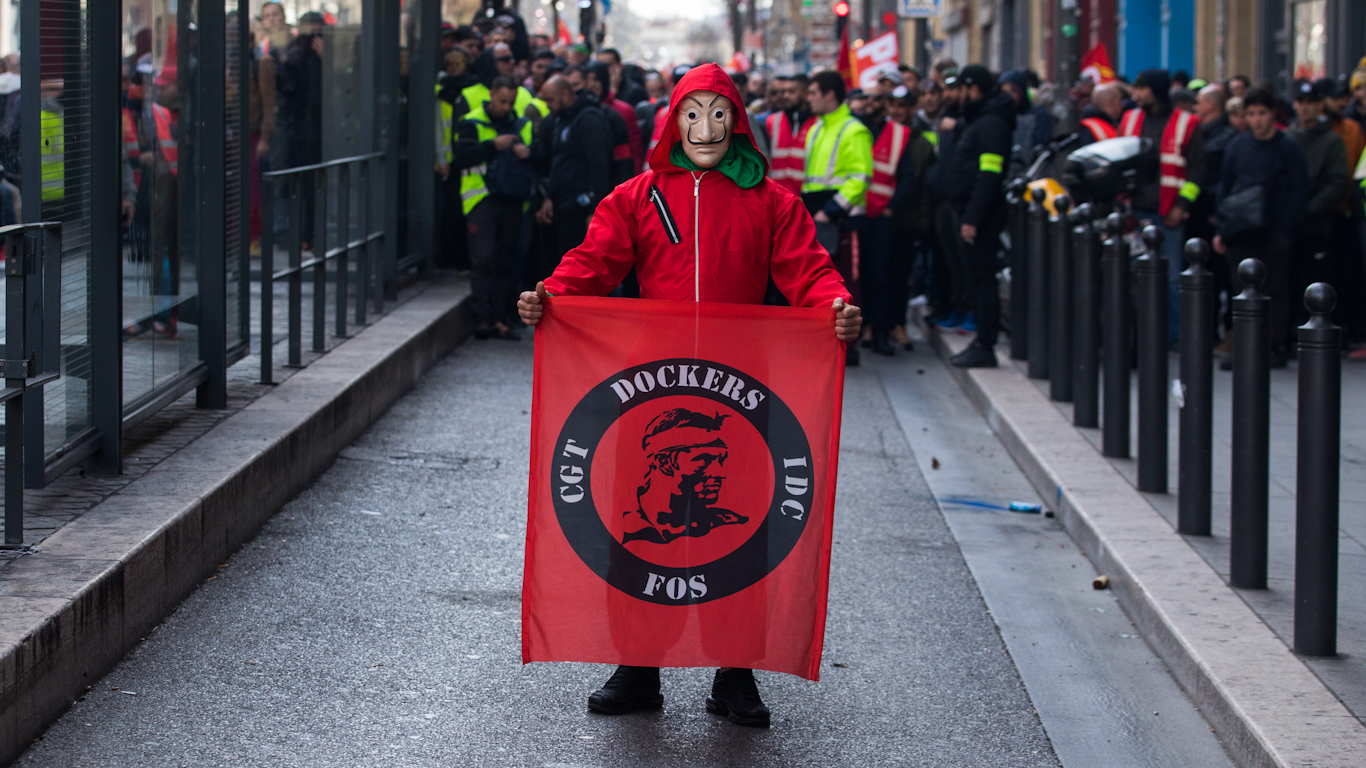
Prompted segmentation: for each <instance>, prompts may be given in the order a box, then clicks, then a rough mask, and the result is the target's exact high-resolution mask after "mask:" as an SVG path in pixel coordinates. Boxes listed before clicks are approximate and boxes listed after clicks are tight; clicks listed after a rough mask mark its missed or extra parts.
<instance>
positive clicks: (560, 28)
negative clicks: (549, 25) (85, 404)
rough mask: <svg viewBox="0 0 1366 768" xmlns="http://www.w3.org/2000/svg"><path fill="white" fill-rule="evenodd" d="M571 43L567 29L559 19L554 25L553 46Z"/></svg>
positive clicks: (562, 20)
mask: <svg viewBox="0 0 1366 768" xmlns="http://www.w3.org/2000/svg"><path fill="white" fill-rule="evenodd" d="M571 42H573V41H572V40H570V39H569V27H566V26H565V25H564V19H559V21H558V23H557V24H556V25H555V44H556V45H569V44H570V43H571Z"/></svg>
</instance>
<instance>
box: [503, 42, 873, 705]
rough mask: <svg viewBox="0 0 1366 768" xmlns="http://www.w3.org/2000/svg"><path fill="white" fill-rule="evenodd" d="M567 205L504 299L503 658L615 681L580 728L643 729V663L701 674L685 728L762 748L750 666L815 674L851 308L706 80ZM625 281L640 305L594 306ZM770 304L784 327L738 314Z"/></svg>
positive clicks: (734, 104) (653, 689) (688, 84)
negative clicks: (509, 395) (541, 272)
mask: <svg viewBox="0 0 1366 768" xmlns="http://www.w3.org/2000/svg"><path fill="white" fill-rule="evenodd" d="M568 87H570V86H569V85H568V83H567V81H565V80H564V78H562V77H560V76H558V75H557V76H555V77H552V78H550V80H548V81H547V82H546V85H545V86H544V88H545V89H548V90H549V91H551V92H557V91H562V90H563V89H565V88H568ZM589 204H590V205H594V206H595V208H594V211H593V216H592V220H591V223H590V225H589V227H588V231H587V234H586V235H585V237H584V240H583V243H582V244H581V245H579V246H578V247H577V248H573V249H571V250H569V251H568V252H567V253H566V254H565V255H564V256H563V258H562V259H561V260H560V262H559V264H558V266H556V268H555V269H554V273H553V274H551V275H550V276H549V277H548V278H546V280H545V281H544V282H542V283H539V284H537V286H536V290H534V291H527V292H524V293H523V294H522V295H521V297H520V299H519V301H518V312H519V313H520V315H521V317H522V320H523V322H525V323H526V324H527V325H530V326H538V327H537V330H536V344H535V356H536V357H535V369H534V381H533V402H532V437H531V452H532V455H531V472H530V490H529V500H528V509H529V521H528V531H527V547H526V567H525V574H524V579H523V590H522V591H523V599H522V627H523V631H522V650H523V652H522V658H523V660H524V661H525V662H530V661H587V662H599V663H602V662H607V663H615V664H618V665H619V666H618V667H617V670H616V672H615V673H614V674H613V675H612V676H611V678H610V679H609V680H608V681H607V682H606V684H604V685H603V686H602V688H601V689H599V690H597V691H595V692H594V693H593V694H592V695H590V696H589V697H588V708H589V709H590V710H592V711H594V712H598V713H602V714H624V713H627V712H632V711H636V710H640V709H652V708H658V707H659V706H660V705H661V704H662V703H663V696H662V695H661V693H660V683H659V668H660V667H662V666H672V667H696V666H714V667H719V668H720V669H718V671H717V672H716V676H715V679H714V681H713V684H712V691H711V695H710V696H709V697H707V699H706V709H707V711H708V712H711V713H713V714H716V715H720V716H723V717H725V718H727V719H729V720H730V721H731V722H733V723H736V724H740V725H749V726H760V727H766V726H768V724H769V719H770V715H769V710H768V708H767V706H765V705H764V703H763V700H762V699H761V698H760V696H759V691H758V687H757V684H756V682H755V678H754V675H753V672H752V671H751V669H752V668H761V669H768V670H773V671H779V672H787V673H790V674H796V675H801V676H802V677H806V678H809V679H813V680H814V679H817V678H818V676H819V668H820V654H821V648H822V643H823V638H824V627H825V596H826V589H827V585H828V582H829V564H830V563H829V557H830V543H831V540H830V537H831V531H832V528H831V525H832V517H831V515H832V511H833V504H834V478H835V467H836V464H837V458H838V445H839V412H840V403H841V398H842V393H843V380H844V379H843V376H844V353H845V346H844V345H845V344H847V343H849V342H852V341H855V340H856V339H857V338H858V333H859V329H860V327H861V324H862V317H861V313H860V310H859V308H858V307H856V306H852V305H851V304H850V303H849V301H850V293H849V290H848V288H847V287H846V286H845V284H844V281H843V280H842V279H841V277H840V275H839V273H838V272H837V271H836V269H835V266H834V264H833V263H832V262H831V260H830V256H829V254H828V252H827V251H826V250H825V249H824V248H823V247H821V245H820V243H818V242H817V241H816V228H815V224H814V222H813V221H812V218H811V215H810V214H809V213H808V212H807V210H806V208H805V206H803V205H802V201H801V199H800V198H799V197H798V196H797V195H795V194H793V193H792V192H791V191H789V190H787V189H784V188H783V187H782V186H781V185H780V184H779V183H778V182H776V181H774V180H772V179H771V178H769V177H768V159H767V158H766V157H764V155H763V153H761V152H760V151H759V150H758V149H756V148H755V144H754V142H753V140H752V132H751V129H750V125H749V117H748V115H747V114H746V112H745V110H744V106H743V102H742V101H741V98H740V94H739V92H738V91H737V90H736V88H735V84H734V82H733V81H732V80H731V78H730V77H729V76H728V75H727V74H726V73H725V72H724V71H723V70H722V69H721V68H720V67H718V66H716V65H715V64H706V65H703V66H699V67H696V68H694V69H692V70H690V71H689V72H688V73H687V74H686V75H685V76H683V77H682V78H681V79H680V80H679V82H678V84H677V85H676V86H675V87H674V90H673V92H672V94H671V99H670V105H669V113H668V115H667V117H666V118H664V122H663V134H662V137H661V139H660V141H659V142H658V144H656V145H655V147H654V148H653V150H651V153H650V158H649V169H648V170H646V171H645V172H644V173H641V174H640V175H638V176H635V177H633V178H631V179H630V180H628V181H626V182H624V183H622V184H620V185H619V186H617V187H616V188H615V189H614V190H613V191H612V192H611V193H610V194H608V195H607V196H606V197H604V198H603V199H602V200H600V201H590V202H589ZM632 272H634V274H635V281H636V283H638V285H639V287H640V300H628V299H613V298H598V297H607V296H608V294H610V293H612V292H613V291H614V290H615V289H616V288H617V287H618V286H619V285H622V283H623V281H625V280H626V279H627V277H628V275H629V274H631V273H632ZM770 288H772V289H774V290H776V292H777V293H780V294H781V296H782V298H783V299H785V300H786V301H785V303H786V304H788V305H790V306H786V307H781V306H768V307H760V306H753V305H760V304H764V303H765V298H766V296H769V295H770ZM745 305H750V306H745ZM543 321H544V322H543ZM832 331H833V333H832ZM832 337H833V338H832Z"/></svg>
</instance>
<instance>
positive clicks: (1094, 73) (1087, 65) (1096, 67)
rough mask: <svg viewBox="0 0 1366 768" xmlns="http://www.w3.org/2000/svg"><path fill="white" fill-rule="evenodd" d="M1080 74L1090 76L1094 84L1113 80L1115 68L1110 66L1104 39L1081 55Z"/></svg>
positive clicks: (1102, 83)
mask: <svg viewBox="0 0 1366 768" xmlns="http://www.w3.org/2000/svg"><path fill="white" fill-rule="evenodd" d="M1081 76H1082V77H1089V78H1091V82H1093V83H1095V84H1096V85H1104V84H1105V83H1113V82H1114V81H1115V70H1114V69H1112V68H1111V67H1110V52H1109V51H1108V50H1106V48H1105V41H1103V40H1102V41H1101V42H1099V43H1096V44H1095V45H1094V46H1092V47H1091V50H1089V51H1087V52H1086V55H1084V56H1082V57H1081Z"/></svg>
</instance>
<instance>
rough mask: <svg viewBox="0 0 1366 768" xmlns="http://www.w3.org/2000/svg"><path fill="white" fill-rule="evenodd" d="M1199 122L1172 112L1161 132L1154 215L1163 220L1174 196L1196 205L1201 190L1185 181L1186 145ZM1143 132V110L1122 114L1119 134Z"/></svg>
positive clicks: (1193, 118)
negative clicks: (1158, 174)
mask: <svg viewBox="0 0 1366 768" xmlns="http://www.w3.org/2000/svg"><path fill="white" fill-rule="evenodd" d="M1199 124H1200V121H1199V120H1197V119H1196V117H1195V115H1192V114H1191V113H1189V112H1186V111H1185V110H1181V109H1178V110H1175V111H1173V112H1172V115H1171V117H1170V118H1168V119H1167V127H1166V128H1164V129H1163V130H1162V146H1161V147H1159V148H1158V153H1159V156H1158V165H1159V168H1160V171H1159V173H1160V176H1161V179H1160V183H1161V185H1162V187H1161V189H1160V190H1159V191H1158V207H1157V213H1158V215H1161V216H1166V215H1167V212H1168V211H1170V210H1171V209H1172V206H1173V205H1174V204H1175V203H1176V198H1177V196H1178V195H1179V196H1181V197H1184V198H1186V199H1187V200H1189V201H1191V202H1195V198H1197V197H1199V196H1200V188H1199V187H1198V186H1196V185H1195V184H1193V183H1191V182H1188V181H1186V155H1185V151H1186V142H1188V141H1190V138H1191V136H1192V135H1193V134H1194V133H1195V129H1196V128H1197V127H1198V126H1199ZM1142 130H1143V109H1142V108H1135V109H1131V110H1129V111H1128V112H1125V113H1124V122H1123V123H1122V124H1121V125H1120V132H1121V133H1123V134H1124V135H1125V136H1138V135H1140V134H1141V132H1142Z"/></svg>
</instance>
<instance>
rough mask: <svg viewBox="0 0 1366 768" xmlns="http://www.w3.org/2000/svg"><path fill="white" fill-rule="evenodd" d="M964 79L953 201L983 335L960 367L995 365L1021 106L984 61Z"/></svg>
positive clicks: (957, 358)
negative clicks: (1002, 253)
mask: <svg viewBox="0 0 1366 768" xmlns="http://www.w3.org/2000/svg"><path fill="white" fill-rule="evenodd" d="M958 78H959V80H961V81H962V83H963V96H964V99H965V101H966V103H965V104H964V105H963V119H962V122H963V124H964V126H965V127H964V128H963V132H962V134H961V135H960V136H959V137H958V140H957V143H956V146H955V148H954V153H953V158H952V164H951V166H950V168H949V171H950V174H951V175H950V177H949V206H950V207H951V208H952V209H953V212H954V213H955V214H957V217H958V222H959V224H958V239H959V241H960V246H959V248H960V252H961V253H962V256H963V266H964V268H965V271H966V272H967V277H968V280H969V281H970V282H971V283H972V286H973V288H974V290H975V293H976V306H975V308H974V314H975V316H976V317H975V320H976V324H977V337H976V338H974V339H973V340H972V343H971V344H969V345H968V347H967V349H964V350H963V351H962V352H959V353H958V354H957V355H954V356H953V357H952V358H951V359H950V362H952V363H953V364H954V365H956V366H958V367H959V368H995V367H996V337H997V334H998V333H999V332H1000V321H1001V298H1000V294H999V292H998V286H997V283H996V272H997V264H996V254H997V252H998V251H999V250H1000V248H1001V231H1002V230H1003V229H1004V228H1005V224H1006V203H1005V194H1004V192H1003V191H1002V188H1001V187H1002V181H1003V179H1004V177H1005V170H1006V161H1007V158H1008V157H1009V156H1010V147H1011V133H1012V132H1013V131H1014V130H1015V119H1016V115H1017V114H1018V113H1019V111H1020V110H1019V106H1018V104H1017V102H1016V100H1015V98H1014V97H1013V96H1012V95H1011V94H1009V93H1006V92H1004V91H1002V90H1001V89H999V88H997V87H995V85H996V78H995V77H993V76H992V74H991V71H990V70H988V69H987V68H986V67H984V66H982V65H980V64H971V65H969V66H966V67H964V68H963V69H962V71H961V72H959V74H958Z"/></svg>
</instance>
